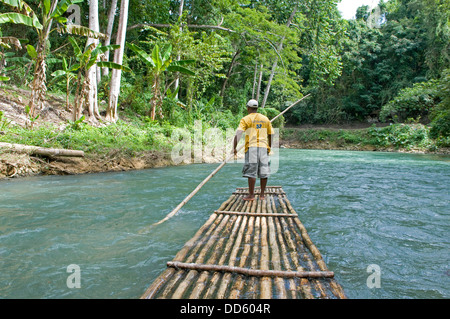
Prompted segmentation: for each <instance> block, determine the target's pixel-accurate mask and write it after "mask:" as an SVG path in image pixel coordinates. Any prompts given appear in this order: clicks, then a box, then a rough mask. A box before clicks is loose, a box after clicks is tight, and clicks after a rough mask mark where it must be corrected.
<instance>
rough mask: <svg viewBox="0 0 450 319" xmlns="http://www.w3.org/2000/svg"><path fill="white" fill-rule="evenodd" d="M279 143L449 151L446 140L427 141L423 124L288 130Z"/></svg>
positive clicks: (285, 130)
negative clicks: (285, 141) (314, 143)
mask: <svg viewBox="0 0 450 319" xmlns="http://www.w3.org/2000/svg"><path fill="white" fill-rule="evenodd" d="M281 138H282V139H285V140H289V141H297V142H300V143H311V142H319V143H320V142H329V143H330V144H333V145H338V146H344V145H345V146H352V145H353V146H370V147H373V148H375V149H379V150H387V149H393V150H397V151H411V150H418V151H424V152H438V151H439V150H440V149H442V148H448V147H450V138H449V137H445V138H444V137H439V138H437V139H433V138H431V137H430V128H429V127H428V126H426V125H423V124H417V123H413V124H392V125H389V126H386V127H376V126H375V125H373V126H372V127H370V128H367V129H351V130H345V129H340V130H330V129H306V130H299V129H291V128H286V129H283V130H282V136H281Z"/></svg>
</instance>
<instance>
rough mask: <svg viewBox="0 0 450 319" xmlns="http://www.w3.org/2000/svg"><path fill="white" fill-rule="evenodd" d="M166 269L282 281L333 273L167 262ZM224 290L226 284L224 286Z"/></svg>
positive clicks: (319, 276) (325, 275)
mask: <svg viewBox="0 0 450 319" xmlns="http://www.w3.org/2000/svg"><path fill="white" fill-rule="evenodd" d="M167 266H168V267H173V268H175V269H189V270H196V271H197V270H203V271H215V272H225V273H226V275H230V274H232V273H237V274H242V275H245V276H257V277H275V278H279V279H281V280H282V278H294V277H299V278H333V277H334V273H333V272H332V271H283V270H260V269H249V268H241V267H234V266H227V265H209V264H196V263H181V262H174V261H168V262H167ZM224 286H225V289H226V286H227V282H225V284H224ZM218 295H219V296H220V295H222V297H219V298H218V299H222V298H223V294H218Z"/></svg>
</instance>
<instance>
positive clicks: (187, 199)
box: [141, 94, 311, 233]
mask: <svg viewBox="0 0 450 319" xmlns="http://www.w3.org/2000/svg"><path fill="white" fill-rule="evenodd" d="M310 95H311V94H308V95H305V96H304V97H302V98H301V99H300V100H298V101H296V102H294V103H293V104H291V105H290V106H289V107H288V108H286V109H285V110H284V111H283V112H281V113H280V114H278V115H277V116H275V117H274V118H273V119H272V120H270V122H271V123H272V122H273V121H275V120H276V119H277V118H278V117H280V116H281V115H283V114H284V113H286V112H287V111H288V110H289V109H291V108H292V107H293V106H295V105H297V104H298V103H300V102H301V101H302V100H304V99H306V98H307V97H308V96H310ZM243 147H244V144H242V145H241V146H240V147H239V149H238V150H237V151H238V152H239V151H240V150H241V149H242V148H243ZM233 158H234V154H231V155H230V156H228V158H227V159H226V160H225V161H223V162H222V163H221V164H220V165H219V166H218V167H217V168H216V169H215V170H214V171H213V172H212V173H211V174H209V175H208V176H207V177H206V178H205V179H204V180H203V181H202V182H201V183H200V184H199V185H198V186H197V187H196V188H195V189H194V190H193V191H192V192H191V193H190V194H189V195H188V196H187V197H186V198H185V199H183V201H181V203H179V204H178V206H177V207H175V209H174V210H172V211H171V212H170V213H169V214H167V216H166V217H164V218H163V219H161V220H160V221H159V222H156V223H154V224H152V226H156V225H159V224H162V223H164V222H165V221H166V220H168V219H170V218H172V217H173V216H174V215H175V214H176V213H177V212H178V211H179V210H180V209H181V207H183V206H184V205H185V204H186V203H187V202H188V201H189V200H190V199H191V198H192V197H194V195H195V194H197V192H198V191H199V190H200V189H201V188H202V187H203V186H204V185H205V184H206V183H207V182H208V181H209V180H210V179H211V178H212V177H213V176H214V175H216V174H217V172H218V171H220V170H221V169H222V167H224V166H225V164H226V163H227V162H228V161H230V160H231V159H233ZM141 233H142V232H141ZM144 233H145V232H144Z"/></svg>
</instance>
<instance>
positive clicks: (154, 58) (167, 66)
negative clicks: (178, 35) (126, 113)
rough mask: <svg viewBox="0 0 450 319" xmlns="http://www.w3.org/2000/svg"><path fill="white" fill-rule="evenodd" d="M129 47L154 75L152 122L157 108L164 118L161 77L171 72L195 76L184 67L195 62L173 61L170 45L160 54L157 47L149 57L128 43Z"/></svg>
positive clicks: (156, 46)
mask: <svg viewBox="0 0 450 319" xmlns="http://www.w3.org/2000/svg"><path fill="white" fill-rule="evenodd" d="M127 46H128V47H129V48H130V49H131V50H133V51H134V52H135V53H136V54H137V55H138V56H139V57H140V58H141V60H143V61H144V62H145V64H147V66H148V67H149V70H150V72H151V74H152V78H153V83H152V93H153V96H152V99H151V103H150V104H151V110H150V116H151V119H152V120H155V117H156V108H157V107H159V115H160V117H161V118H162V117H163V114H162V100H163V98H164V97H163V96H162V94H161V76H162V74H163V73H164V72H165V71H169V72H180V73H182V74H186V75H195V73H194V72H192V71H191V70H189V69H187V68H185V67H183V65H186V64H190V63H193V62H195V61H194V60H179V61H172V58H171V56H170V55H171V53H172V46H171V45H169V46H168V47H167V48H166V49H165V50H164V52H162V53H161V52H160V49H159V46H158V45H155V46H154V47H153V50H152V54H151V55H149V54H148V53H146V52H145V51H144V50H142V49H141V48H139V47H138V46H136V45H134V44H131V43H127Z"/></svg>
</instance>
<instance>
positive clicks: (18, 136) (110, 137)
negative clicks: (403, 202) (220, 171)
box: [0, 88, 450, 179]
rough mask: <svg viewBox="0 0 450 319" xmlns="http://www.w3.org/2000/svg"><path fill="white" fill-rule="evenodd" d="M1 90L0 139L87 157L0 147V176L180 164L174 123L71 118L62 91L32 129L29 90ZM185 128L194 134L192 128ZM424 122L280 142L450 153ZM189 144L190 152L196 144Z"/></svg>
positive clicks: (314, 129) (339, 128) (284, 135)
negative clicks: (28, 114) (28, 122)
mask: <svg viewBox="0 0 450 319" xmlns="http://www.w3.org/2000/svg"><path fill="white" fill-rule="evenodd" d="M0 91H1V93H2V94H1V96H0V142H7V143H18V144H24V145H33V146H40V147H50V148H62V149H73V150H82V151H84V152H85V157H59V156H54V157H48V156H47V157H42V156H36V155H33V154H30V153H19V152H17V151H13V150H9V149H0V179H4V178H16V177H24V176H33V175H72V174H87V173H98V172H109V171H127V170H139V169H147V168H155V167H164V166H172V165H179V163H175V162H174V161H173V160H172V154H171V152H172V149H173V148H174V146H175V145H177V144H178V140H175V138H174V134H173V133H174V132H175V130H176V129H177V127H174V126H172V125H169V124H161V123H159V122H156V121H153V122H151V121H147V120H145V119H141V118H138V117H125V116H124V117H122V118H121V120H120V121H119V122H118V123H116V124H113V125H107V123H104V122H101V121H97V122H96V123H95V124H94V125H93V123H92V122H91V123H90V124H88V123H86V122H87V121H79V122H76V123H74V122H71V121H70V117H71V114H70V112H68V111H66V110H65V105H64V103H65V101H64V98H63V97H58V96H54V95H49V98H48V101H47V103H46V106H45V108H44V110H43V111H42V112H41V115H42V116H41V117H40V118H39V119H38V120H37V121H36V122H35V123H34V127H33V129H29V128H25V126H26V125H25V124H26V114H25V113H24V106H25V105H27V103H28V101H27V94H28V93H27V91H24V90H20V89H11V88H9V89H8V90H5V89H2V88H0ZM204 129H205V128H204ZM185 130H186V131H187V132H188V134H191V138H192V134H193V131H194V129H189V130H188V129H185ZM427 130H428V129H427V127H426V126H423V125H421V124H396V125H389V124H376V125H375V124H372V125H371V124H368V123H352V124H348V125H328V126H313V125H303V126H300V127H285V128H282V129H280V147H281V148H297V149H319V150H351V151H387V152H412V153H435V154H450V151H449V148H448V141H444V143H443V142H442V141H440V142H439V141H434V140H432V139H430V138H429V137H428V131H427ZM177 139H178V138H177ZM227 143H230V142H229V141H228V142H227ZM445 143H447V144H445ZM191 152H192V153H194V154H195V152H194V151H193V150H191ZM192 158H193V156H192ZM222 160H223V158H221V157H218V156H209V157H207V156H205V155H204V154H203V158H202V161H203V162H208V163H211V162H220V161H222ZM188 163H189V161H187V163H186V162H183V164H188Z"/></svg>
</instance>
